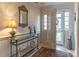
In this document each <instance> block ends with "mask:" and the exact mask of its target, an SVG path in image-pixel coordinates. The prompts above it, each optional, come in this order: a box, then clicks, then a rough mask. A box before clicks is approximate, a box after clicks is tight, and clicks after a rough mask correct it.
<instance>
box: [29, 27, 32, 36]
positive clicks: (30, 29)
mask: <svg viewBox="0 0 79 59" xmlns="http://www.w3.org/2000/svg"><path fill="white" fill-rule="evenodd" d="M28 28H29V33H30V34H32V28H31V27H30V26H29V27H28Z"/></svg>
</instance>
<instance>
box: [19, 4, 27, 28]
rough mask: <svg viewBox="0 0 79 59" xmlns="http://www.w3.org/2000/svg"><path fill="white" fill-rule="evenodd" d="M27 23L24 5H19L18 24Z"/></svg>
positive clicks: (23, 24)
mask: <svg viewBox="0 0 79 59" xmlns="http://www.w3.org/2000/svg"><path fill="white" fill-rule="evenodd" d="M27 25H28V10H27V8H26V7H25V6H24V5H21V6H19V26H20V27H23V28H24V27H26V26H27Z"/></svg>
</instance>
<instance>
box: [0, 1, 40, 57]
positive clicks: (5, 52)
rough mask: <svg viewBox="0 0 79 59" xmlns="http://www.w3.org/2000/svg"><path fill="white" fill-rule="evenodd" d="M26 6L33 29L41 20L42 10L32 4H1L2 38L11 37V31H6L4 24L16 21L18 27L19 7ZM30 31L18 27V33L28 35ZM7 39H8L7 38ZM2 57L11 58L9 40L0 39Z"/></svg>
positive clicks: (0, 27)
mask: <svg viewBox="0 0 79 59" xmlns="http://www.w3.org/2000/svg"><path fill="white" fill-rule="evenodd" d="M20 5H25V7H26V8H27V9H28V26H31V27H33V26H34V25H35V24H37V21H38V20H39V19H40V8H39V7H38V6H36V5H34V4H32V3H19V2H18V3H0V29H1V30H0V37H2V36H7V35H9V32H10V31H9V30H8V29H4V28H3V27H4V22H5V21H7V20H9V19H14V20H15V21H16V24H17V26H18V21H19V11H18V6H20ZM28 31H29V30H28V29H27V28H21V27H19V26H18V28H17V33H19V32H20V33H26V32H28ZM5 39H6V38H5ZM0 40H2V41H0V56H2V57H8V56H10V47H9V43H10V42H9V40H8V39H6V40H4V39H2V38H1V39H0Z"/></svg>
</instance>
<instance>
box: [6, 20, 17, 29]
mask: <svg viewBox="0 0 79 59" xmlns="http://www.w3.org/2000/svg"><path fill="white" fill-rule="evenodd" d="M6 27H7V28H16V23H15V21H14V20H9V21H8V22H7V24H6Z"/></svg>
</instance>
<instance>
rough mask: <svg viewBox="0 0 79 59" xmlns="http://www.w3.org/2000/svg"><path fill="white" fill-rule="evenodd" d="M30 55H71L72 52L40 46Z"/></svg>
mask: <svg viewBox="0 0 79 59" xmlns="http://www.w3.org/2000/svg"><path fill="white" fill-rule="evenodd" d="M32 57H73V55H72V54H70V53H66V52H63V51H58V50H55V49H48V48H44V47H42V48H40V49H39V50H38V51H37V52H36V53H35V54H34V55H32Z"/></svg>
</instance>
